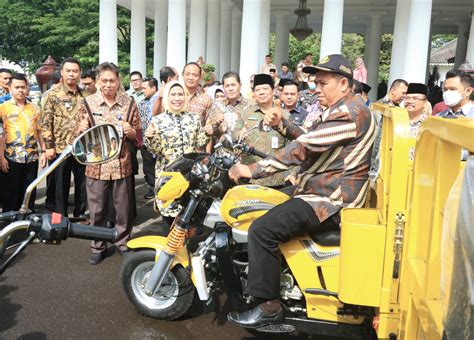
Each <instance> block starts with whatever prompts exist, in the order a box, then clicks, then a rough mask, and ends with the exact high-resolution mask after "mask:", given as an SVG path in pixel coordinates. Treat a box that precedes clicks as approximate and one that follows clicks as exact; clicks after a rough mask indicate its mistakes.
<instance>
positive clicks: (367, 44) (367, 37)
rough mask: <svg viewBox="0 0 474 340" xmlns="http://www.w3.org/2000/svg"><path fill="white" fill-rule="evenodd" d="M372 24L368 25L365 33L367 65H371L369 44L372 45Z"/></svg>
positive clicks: (365, 58)
mask: <svg viewBox="0 0 474 340" xmlns="http://www.w3.org/2000/svg"><path fill="white" fill-rule="evenodd" d="M369 41H370V22H368V23H367V29H366V31H365V48H364V62H365V65H367V64H368V63H369V44H370V42H369Z"/></svg>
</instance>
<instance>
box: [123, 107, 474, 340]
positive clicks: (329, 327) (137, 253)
mask: <svg viewBox="0 0 474 340" xmlns="http://www.w3.org/2000/svg"><path fill="white" fill-rule="evenodd" d="M372 111H373V112H374V113H375V114H376V115H377V116H379V117H381V119H382V120H383V124H382V133H381V142H380V167H379V169H378V172H377V174H376V176H375V178H374V179H373V181H372V184H371V189H370V192H369V195H368V198H367V200H366V205H365V207H364V208H346V209H343V210H342V212H341V230H340V231H333V232H326V233H321V234H319V235H314V236H313V237H314V239H312V238H310V237H309V236H308V237H302V238H296V239H292V240H290V241H289V242H287V243H285V244H282V245H280V251H281V254H282V261H281V279H280V282H281V287H280V288H281V289H280V299H281V301H282V302H283V305H284V309H285V319H284V320H283V323H282V324H279V325H270V326H265V327H262V328H260V329H257V331H260V332H280V333H289V332H297V333H307V334H308V333H309V334H311V333H312V334H321V335H332V336H338V337H346V338H359V339H390V340H397V339H409V340H411V339H442V338H443V336H445V335H447V337H448V339H458V338H459V339H468V338H469V335H467V336H466V334H469V329H474V328H473V327H474V317H473V316H472V315H474V314H473V313H472V312H471V311H472V310H474V305H473V303H472V301H474V300H473V299H472V291H473V290H472V280H470V279H469V278H470V276H471V274H472V272H473V271H474V260H473V259H474V257H473V256H472V243H470V242H472V239H474V236H472V235H474V230H473V227H472V223H470V222H469V221H471V222H472V216H473V215H474V206H473V205H472V202H474V199H473V198H472V195H473V193H474V171H473V169H474V157H470V158H469V159H468V161H467V164H468V165H466V170H464V164H463V163H464V162H460V161H459V159H460V154H461V149H463V148H464V150H467V151H469V152H471V153H473V152H474V140H473V139H472V136H473V133H474V121H473V120H468V119H466V120H462V119H457V120H448V119H441V118H428V119H427V120H426V121H425V122H424V123H423V126H422V129H421V134H420V137H419V138H418V140H415V139H413V138H412V137H411V135H410V128H409V121H408V114H407V112H406V110H404V109H401V108H393V107H388V106H384V105H380V104H375V105H373V106H372ZM415 146H416V148H415ZM236 150H239V152H254V153H255V150H254V149H253V148H250V147H249V146H247V145H245V144H243V143H237V144H235V145H234V144H232V143H231V142H230V141H224V143H223V145H222V146H221V147H218V148H217V151H216V152H215V153H214V154H212V155H207V154H193V155H186V156H183V157H182V158H181V159H179V160H178V161H176V162H175V163H174V164H172V165H171V166H170V167H169V169H167V172H165V173H163V175H162V177H161V178H160V180H159V183H158V191H157V198H158V199H159V200H161V201H162V203H163V204H164V205H166V206H176V207H177V206H179V205H181V206H182V209H181V212H180V214H179V215H178V216H177V217H176V218H175V220H174V223H173V227H172V230H171V231H170V233H169V235H168V237H160V236H144V237H140V238H136V239H133V240H131V241H130V242H129V243H128V247H129V249H130V250H131V255H130V256H129V257H128V258H126V259H125V261H124V263H123V267H122V272H121V279H122V284H123V288H124V290H125V293H126V295H127V297H128V299H129V300H130V302H131V303H132V304H133V305H134V306H135V308H136V309H137V310H138V311H139V312H141V313H143V314H145V315H148V316H151V317H154V318H158V319H164V320H174V319H177V318H179V317H181V316H183V315H184V314H185V313H186V312H187V311H188V310H189V308H190V306H191V304H192V303H193V299H194V297H195V294H196V293H197V295H198V297H199V299H200V300H201V301H202V302H204V303H210V302H211V301H212V300H213V296H214V295H215V294H218V293H219V292H221V291H222V290H225V291H226V293H227V295H228V297H229V298H230V299H231V302H234V305H235V307H236V308H240V307H242V305H244V306H245V304H246V303H247V302H249V296H248V295H247V293H246V281H247V266H248V257H247V233H248V228H249V226H250V225H251V223H252V221H254V220H255V219H256V218H258V217H260V216H262V215H263V214H265V213H266V212H267V211H268V210H269V209H271V208H272V207H274V206H275V205H277V204H280V203H282V202H284V201H285V200H287V199H288V196H287V195H285V194H284V193H282V192H279V191H275V190H272V189H269V188H265V187H261V186H258V185H252V184H245V185H239V186H232V184H231V183H230V182H229V179H228V177H227V170H228V169H229V168H230V167H231V166H232V165H233V164H234V163H235V161H236V159H237V158H236V154H235V151H236ZM414 150H416V153H415V160H414V162H412V161H411V160H410V158H409V155H412V154H413V153H414ZM262 156H263V155H262ZM469 164H470V165H469ZM463 176H464V184H463ZM460 197H464V198H463V200H461V199H460ZM461 202H466V203H465V204H464V205H462V204H461ZM458 216H459V217H458ZM456 221H457V224H456ZM459 221H461V222H459ZM202 227H204V229H206V230H209V232H208V234H207V235H208V236H207V238H206V239H205V240H204V241H202V242H200V243H199V245H198V246H197V248H196V249H194V248H193V247H192V246H191V245H192V242H191V241H192V240H193V238H194V237H195V236H194V235H195V234H196V229H199V228H202ZM459 235H469V237H466V236H459ZM440 252H441V253H442V254H443V257H441V256H440ZM460 254H461V255H460ZM469 301H471V303H469ZM461 334H464V335H461ZM471 336H472V334H471Z"/></svg>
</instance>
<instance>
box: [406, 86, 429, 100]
mask: <svg viewBox="0 0 474 340" xmlns="http://www.w3.org/2000/svg"><path fill="white" fill-rule="evenodd" d="M412 93H419V94H424V95H425V96H427V97H428V86H426V85H425V84H422V83H410V84H408V89H407V94H412Z"/></svg>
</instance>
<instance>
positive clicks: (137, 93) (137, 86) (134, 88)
mask: <svg viewBox="0 0 474 340" xmlns="http://www.w3.org/2000/svg"><path fill="white" fill-rule="evenodd" d="M130 84H131V87H130V89H129V90H128V91H127V94H128V95H129V96H131V97H133V99H135V103H136V104H137V105H138V104H139V103H140V102H141V101H142V100H143V99H145V94H144V93H143V88H142V86H143V75H142V74H141V73H140V72H138V71H133V72H132V73H130Z"/></svg>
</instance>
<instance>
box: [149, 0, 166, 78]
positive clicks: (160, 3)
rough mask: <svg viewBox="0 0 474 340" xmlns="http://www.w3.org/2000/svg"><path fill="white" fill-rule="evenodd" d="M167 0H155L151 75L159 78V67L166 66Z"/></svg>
mask: <svg viewBox="0 0 474 340" xmlns="http://www.w3.org/2000/svg"><path fill="white" fill-rule="evenodd" d="M167 26H168V0H155V41H154V44H153V76H154V77H155V78H156V79H159V78H160V68H162V67H163V66H166V45H167V41H168V36H167V34H166V31H167Z"/></svg>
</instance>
